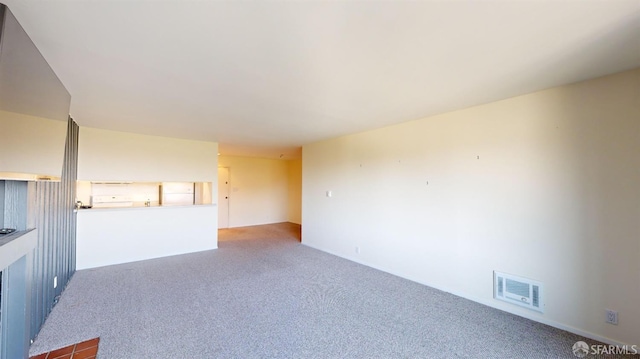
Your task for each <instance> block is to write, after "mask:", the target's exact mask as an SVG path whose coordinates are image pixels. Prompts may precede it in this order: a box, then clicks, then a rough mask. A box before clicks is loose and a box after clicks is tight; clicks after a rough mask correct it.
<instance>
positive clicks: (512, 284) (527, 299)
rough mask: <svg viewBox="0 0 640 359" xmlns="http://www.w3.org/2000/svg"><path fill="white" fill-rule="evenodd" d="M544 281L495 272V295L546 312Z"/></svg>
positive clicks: (500, 298) (497, 297)
mask: <svg viewBox="0 0 640 359" xmlns="http://www.w3.org/2000/svg"><path fill="white" fill-rule="evenodd" d="M542 295H543V290H542V283H540V282H537V281H535V280H531V279H527V278H522V277H518V276H515V275H511V274H506V273H501V272H496V271H494V272H493V297H494V298H496V299H499V300H503V301H505V302H509V303H512V304H517V305H519V306H522V307H525V308H529V309H532V310H535V311H538V312H541V313H543V312H544V301H543V300H542V298H543V297H542Z"/></svg>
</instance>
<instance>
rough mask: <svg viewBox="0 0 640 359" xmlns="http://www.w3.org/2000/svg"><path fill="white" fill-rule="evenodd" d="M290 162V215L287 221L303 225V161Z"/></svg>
mask: <svg viewBox="0 0 640 359" xmlns="http://www.w3.org/2000/svg"><path fill="white" fill-rule="evenodd" d="M288 162H289V214H288V216H287V218H288V219H287V221H289V222H291V223H296V224H302V160H301V159H299V160H290V161H288Z"/></svg>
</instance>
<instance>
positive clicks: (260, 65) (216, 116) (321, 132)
mask: <svg viewBox="0 0 640 359" xmlns="http://www.w3.org/2000/svg"><path fill="white" fill-rule="evenodd" d="M0 1H3V2H5V3H6V4H7V5H8V6H9V8H10V9H11V11H12V12H13V13H14V14H15V16H16V17H17V18H18V21H20V22H21V24H22V26H23V27H24V28H25V30H26V31H27V33H28V34H29V35H30V36H31V38H32V40H33V41H34V42H35V43H36V45H37V46H38V48H39V49H40V51H41V52H42V54H43V55H44V57H45V58H46V59H47V60H48V62H49V64H50V65H51V66H52V67H53V69H54V70H55V71H56V73H57V74H58V76H59V77H60V79H61V80H62V82H63V83H64V84H65V86H66V87H67V89H68V90H69V92H70V93H71V96H72V100H71V114H72V116H73V117H74V119H75V120H76V121H77V122H78V123H79V124H80V125H81V126H90V127H99V128H106V129H113V130H121V131H128V132H137V133H145V134H153V135H160V136H170V137H181V138H190V139H197V140H207V141H216V142H219V143H221V151H222V152H223V153H228V154H239V155H243V154H252V155H260V154H262V155H266V156H274V157H279V156H280V154H284V157H285V158H288V157H292V156H296V154H299V147H300V146H301V145H303V144H307V143H311V142H314V141H318V140H322V139H327V138H332V137H336V136H341V135H345V134H350V133H355V132H359V131H363V130H367V129H372V128H378V127H382V126H386V125H390V124H395V123H399V122H404V121H409V120H414V119H419V118H424V117H427V116H430V115H434V114H438V113H442V112H446V111H451V110H455V109H460V108H465V107H469V106H473V105H477V104H481V103H487V102H491V101H495V100H500V99H504V98H508V97H513V96H516V95H521V94H525V93H529V92H533V91H537V90H541V89H545V88H549V87H553V86H557V85H561V84H566V83H572V82H576V81H580V80H584V79H589V78H593V77H597V76H601V75H605V74H609V73H614V72H618V71H622V70H626V69H631V68H635V67H638V66H640V0H633V1H620V0H607V1H568V0H567V1H425V2H398V1H382V2H367V1H357V2H355V1H330V2H329V1H327V2H307V1H287V2H273V1H229V2H226V1H225V2H221V1H184V0H173V1H133V0H129V1H107V0H103V1H80V0H77V1H64V0H57V1H55V0H46V1H45V0H39V1H37V0H0Z"/></svg>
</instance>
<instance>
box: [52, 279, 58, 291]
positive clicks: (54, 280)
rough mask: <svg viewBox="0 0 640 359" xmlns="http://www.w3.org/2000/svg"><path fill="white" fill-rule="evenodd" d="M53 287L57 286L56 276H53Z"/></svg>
mask: <svg viewBox="0 0 640 359" xmlns="http://www.w3.org/2000/svg"><path fill="white" fill-rule="evenodd" d="M53 288H54V289H55V288H58V276H55V277H53Z"/></svg>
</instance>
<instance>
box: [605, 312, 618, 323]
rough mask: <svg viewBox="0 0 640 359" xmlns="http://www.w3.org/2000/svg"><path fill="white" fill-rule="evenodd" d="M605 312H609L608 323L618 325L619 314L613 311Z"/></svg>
mask: <svg viewBox="0 0 640 359" xmlns="http://www.w3.org/2000/svg"><path fill="white" fill-rule="evenodd" d="M605 311H606V312H607V318H606V321H607V323H609V324H614V325H618V312H616V311H615V310H611V309H605Z"/></svg>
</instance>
